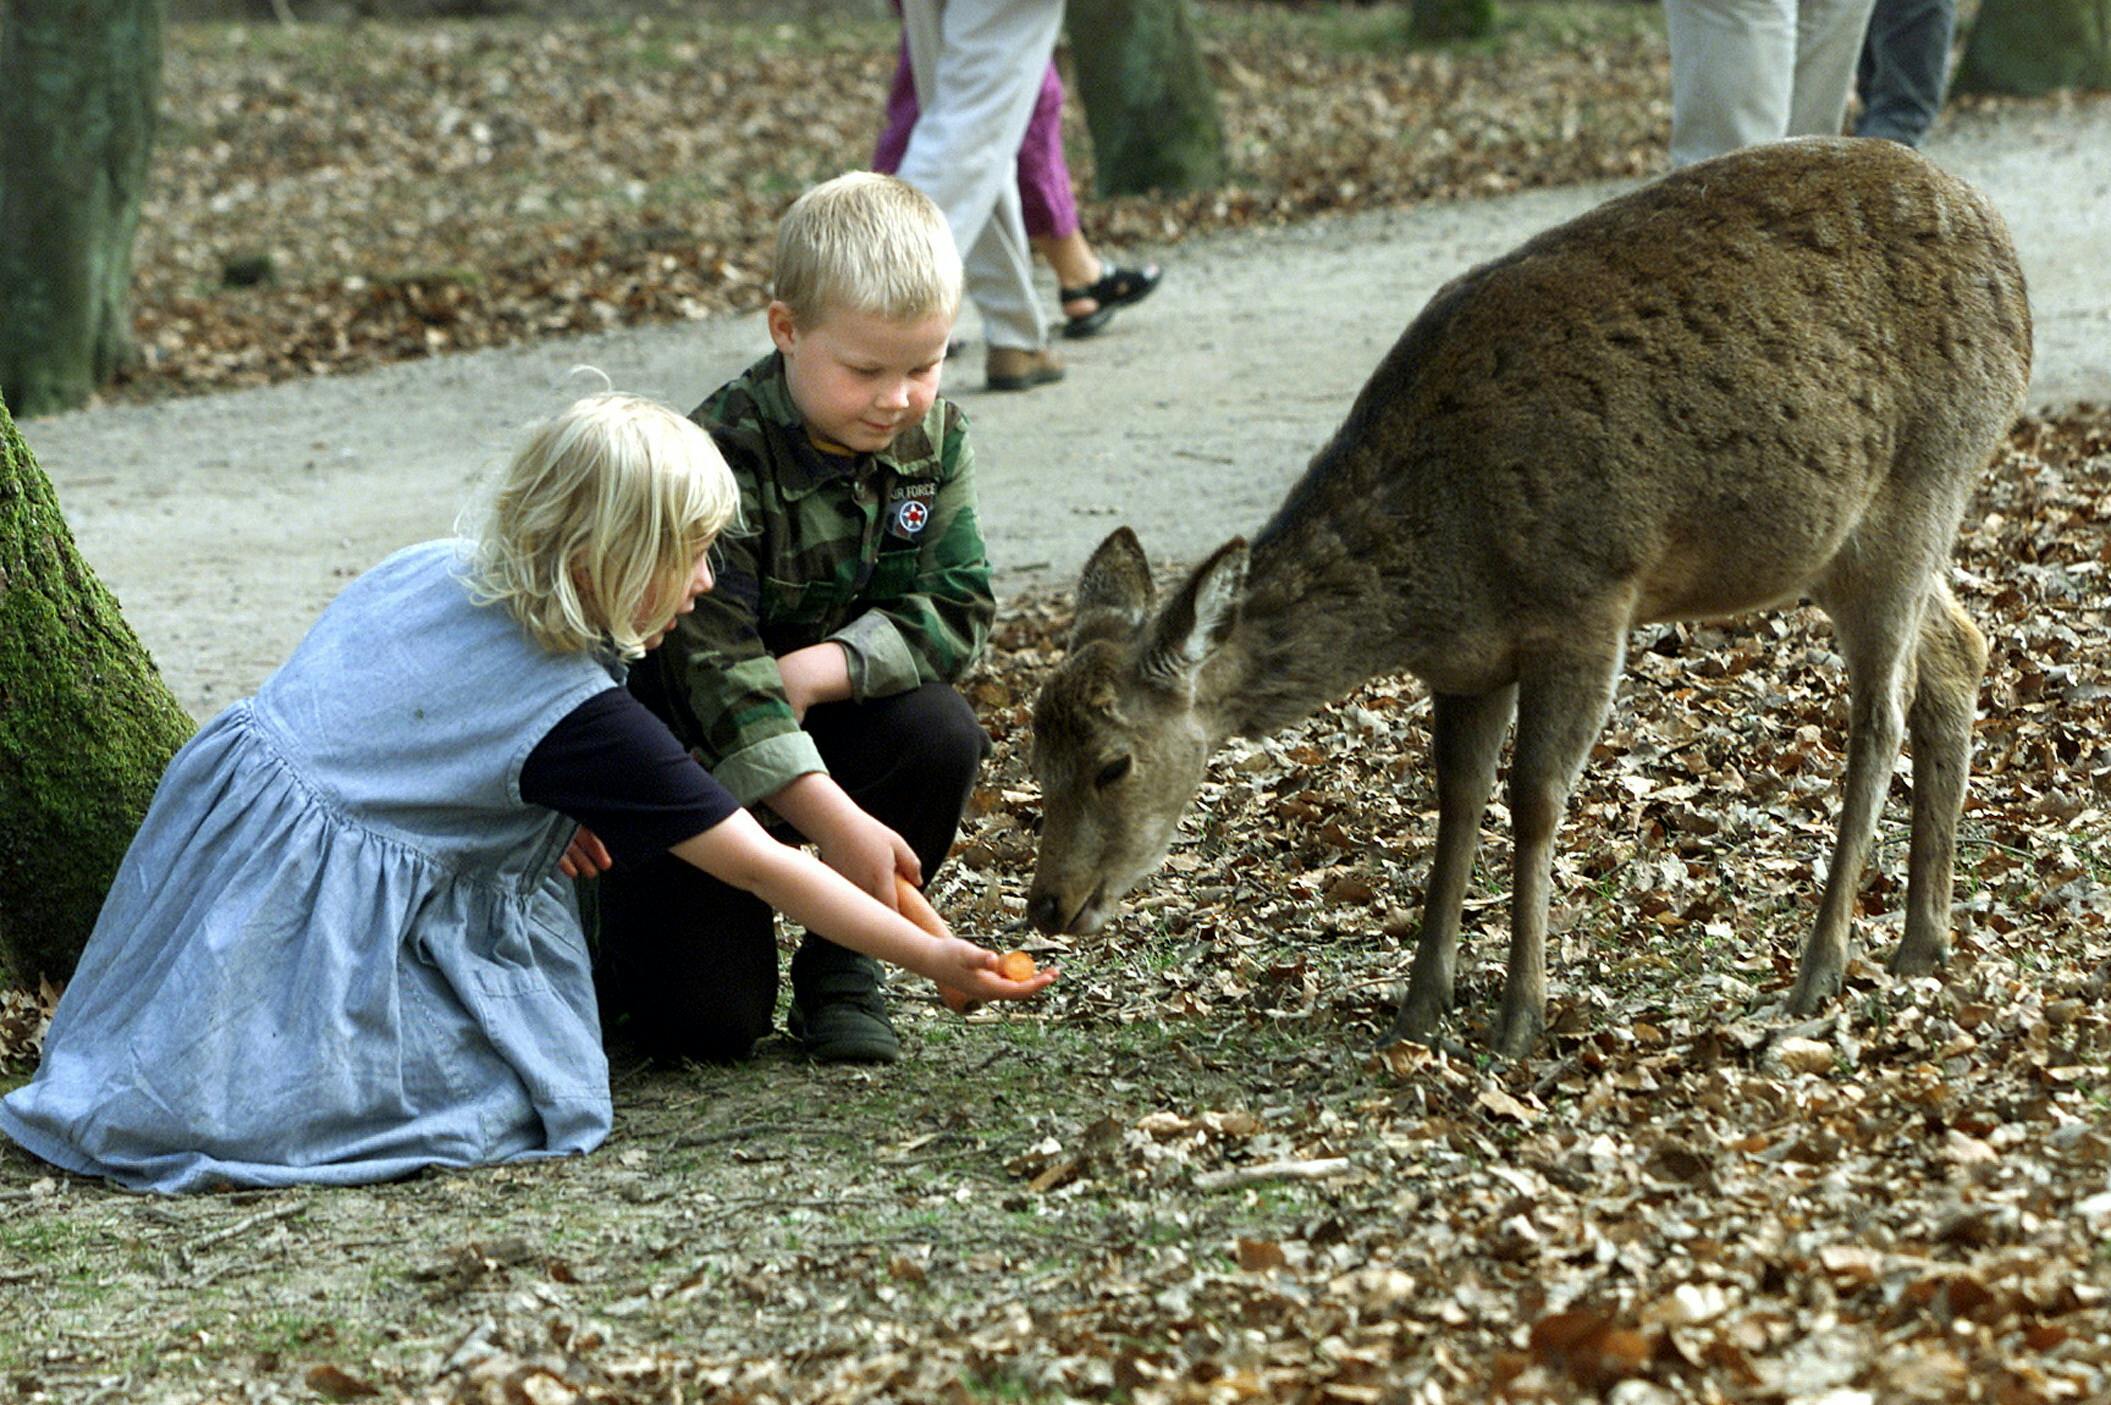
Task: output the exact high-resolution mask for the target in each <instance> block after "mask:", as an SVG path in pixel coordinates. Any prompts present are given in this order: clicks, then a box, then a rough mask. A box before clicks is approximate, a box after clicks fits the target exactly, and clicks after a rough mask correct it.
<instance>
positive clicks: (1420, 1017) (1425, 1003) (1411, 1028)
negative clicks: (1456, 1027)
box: [1385, 990, 1451, 1044]
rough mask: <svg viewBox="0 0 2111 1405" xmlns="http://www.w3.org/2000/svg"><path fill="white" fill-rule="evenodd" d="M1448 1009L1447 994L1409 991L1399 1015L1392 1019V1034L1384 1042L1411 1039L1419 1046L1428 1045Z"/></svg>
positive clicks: (1449, 1006) (1401, 1005)
mask: <svg viewBox="0 0 2111 1405" xmlns="http://www.w3.org/2000/svg"><path fill="white" fill-rule="evenodd" d="M1450 1008H1451V997H1450V996H1449V995H1448V994H1443V995H1439V994H1435V993H1431V992H1417V991H1413V990H1410V991H1409V992H1408V993H1407V998H1406V999H1405V1000H1402V1001H1401V1002H1400V1013H1399V1014H1398V1015H1395V1016H1394V1017H1393V1032H1392V1033H1391V1034H1390V1035H1388V1036H1387V1038H1386V1041H1385V1042H1386V1043H1388V1044H1396V1043H1398V1042H1399V1041H1400V1040H1402V1039H1412V1040H1414V1041H1416V1042H1417V1043H1420V1044H1427V1043H1429V1042H1430V1040H1431V1039H1432V1038H1433V1037H1434V1036H1435V1035H1436V1032H1437V1028H1438V1026H1439V1025H1441V1024H1443V1023H1444V1012H1445V1011H1446V1010H1449V1009H1450Z"/></svg>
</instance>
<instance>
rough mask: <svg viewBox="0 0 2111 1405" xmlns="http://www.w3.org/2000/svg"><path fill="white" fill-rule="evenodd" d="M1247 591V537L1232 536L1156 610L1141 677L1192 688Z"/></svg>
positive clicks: (1236, 615)
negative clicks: (1156, 619)
mask: <svg viewBox="0 0 2111 1405" xmlns="http://www.w3.org/2000/svg"><path fill="white" fill-rule="evenodd" d="M1245 591H1246V539H1245V538H1244V537H1233V538H1232V539H1231V540H1230V541H1228V542H1226V543H1225V544H1224V545H1222V546H1220V547H1218V548H1217V550H1216V553H1215V554H1214V555H1213V556H1211V557H1210V558H1209V560H1207V561H1205V562H1203V563H1202V564H1201V565H1200V566H1197V567H1196V568H1195V570H1194V573H1193V574H1192V575H1190V576H1189V577H1188V578H1187V580H1186V581H1185V582H1184V583H1182V585H1181V587H1180V589H1179V590H1178V591H1177V592H1175V593H1174V595H1173V597H1172V599H1170V600H1168V601H1166V605H1165V609H1164V610H1162V611H1160V612H1159V615H1158V622H1157V623H1156V624H1155V625H1153V626H1152V628H1151V638H1150V642H1149V645H1148V646H1147V647H1146V648H1145V650H1144V653H1143V657H1142V659H1141V661H1140V663H1141V668H1142V672H1143V674H1144V676H1145V677H1146V678H1149V679H1151V680H1153V681H1155V682H1158V683H1161V684H1163V685H1165V686H1167V687H1171V688H1177V689H1180V690H1182V691H1188V690H1191V689H1192V688H1193V686H1194V682H1195V674H1196V671H1197V670H1199V669H1200V668H1201V667H1202V665H1203V664H1204V663H1205V662H1206V661H1207V660H1208V659H1209V656H1210V655H1211V654H1214V653H1216V652H1217V649H1218V647H1219V646H1220V645H1222V644H1223V643H1224V641H1225V639H1226V638H1227V637H1229V635H1230V634H1231V630H1232V626H1233V625H1235V624H1237V623H1238V622H1239V601H1240V600H1241V599H1242V598H1243V597H1244V595H1245Z"/></svg>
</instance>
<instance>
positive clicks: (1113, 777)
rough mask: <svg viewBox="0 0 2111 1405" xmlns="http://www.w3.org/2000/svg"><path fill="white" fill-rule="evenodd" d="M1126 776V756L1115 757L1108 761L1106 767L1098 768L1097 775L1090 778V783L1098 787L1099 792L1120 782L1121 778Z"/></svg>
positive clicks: (1127, 763) (1127, 772)
mask: <svg viewBox="0 0 2111 1405" xmlns="http://www.w3.org/2000/svg"><path fill="white" fill-rule="evenodd" d="M1128 774H1129V758H1128V757H1126V756H1117V757H1115V758H1114V759H1113V760H1112V761H1109V762H1108V763H1107V764H1106V765H1104V766H1102V767H1100V768H1099V774H1098V775H1096V776H1094V777H1093V778H1092V783H1093V784H1094V785H1096V786H1098V787H1099V788H1100V789H1101V790H1105V789H1106V788H1107V787H1108V786H1110V785H1113V784H1114V783H1115V782H1116V781H1118V780H1120V779H1121V778H1122V777H1123V776H1126V775H1128Z"/></svg>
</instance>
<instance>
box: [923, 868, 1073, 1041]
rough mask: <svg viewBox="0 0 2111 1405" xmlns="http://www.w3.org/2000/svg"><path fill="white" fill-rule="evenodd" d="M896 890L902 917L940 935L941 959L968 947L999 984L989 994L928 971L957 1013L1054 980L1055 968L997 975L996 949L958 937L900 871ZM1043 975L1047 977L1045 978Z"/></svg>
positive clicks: (973, 962)
mask: <svg viewBox="0 0 2111 1405" xmlns="http://www.w3.org/2000/svg"><path fill="white" fill-rule="evenodd" d="M894 891H895V896H896V897H897V898H899V899H900V901H901V911H902V916H904V917H906V918H908V919H909V920H910V921H911V922H914V923H915V924H916V925H917V926H919V927H921V928H923V929H924V930H925V931H926V932H929V933H930V934H931V935H932V936H934V937H936V938H938V941H939V948H940V955H941V958H942V959H943V958H944V957H945V956H946V955H947V954H948V953H951V952H952V951H953V949H955V948H958V947H966V948H967V950H968V952H969V953H971V954H972V955H971V956H970V957H969V960H970V962H971V965H972V966H973V968H974V969H976V970H981V971H986V972H989V973H990V974H991V975H992V977H993V978H994V979H995V980H996V981H997V984H998V986H999V987H1000V989H999V990H998V992H997V993H996V994H995V995H990V994H987V993H983V992H982V991H981V989H980V987H975V988H970V986H971V982H972V978H970V979H969V980H954V979H953V978H952V977H950V976H948V975H944V974H938V973H934V972H926V973H925V974H927V975H930V977H931V979H932V980H934V981H936V982H937V983H938V993H939V994H940V995H941V996H943V997H944V998H945V1002H946V1008H947V1009H949V1010H951V1011H952V1012H953V1013H954V1014H956V1015H964V1014H966V1013H967V1012H968V1011H969V1010H971V1009H973V1008H974V1007H975V1006H976V1005H978V1004H980V1003H981V1002H983V1001H984V1000H1024V999H1025V998H1026V997H1027V996H1029V995H1035V994H1038V993H1039V992H1040V991H1042V990H1043V989H1045V988H1046V987H1047V985H1048V982H1049V981H1052V980H1054V979H1055V977H1056V973H1055V971H1054V970H1053V969H1051V970H1048V971H1036V972H1035V973H1034V975H1033V976H1032V977H1030V978H1029V979H1027V980H1023V981H1012V980H1006V979H1005V978H1004V977H1002V976H998V975H996V974H995V973H996V969H997V963H998V962H999V961H1000V960H1002V959H1003V958H1001V957H999V956H998V955H997V953H996V952H994V951H986V950H984V949H983V948H982V947H979V946H976V945H975V944H974V943H973V942H963V941H960V940H958V939H956V938H955V937H954V936H953V933H952V931H951V930H950V929H949V928H948V927H947V926H946V923H945V919H944V918H942V917H940V916H939V915H938V910H937V909H936V908H934V907H932V906H931V902H930V899H928V898H926V897H925V896H924V895H923V892H922V890H921V889H919V888H918V887H917V886H916V885H915V884H914V883H911V882H910V881H909V880H908V879H907V878H906V877H903V876H902V875H900V874H897V875H895V879H894ZM1044 976H1045V977H1046V979H1043V977H1044Z"/></svg>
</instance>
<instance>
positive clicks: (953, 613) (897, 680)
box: [829, 404, 997, 701]
mask: <svg viewBox="0 0 2111 1405" xmlns="http://www.w3.org/2000/svg"><path fill="white" fill-rule="evenodd" d="M944 426H945V427H944V438H943V441H942V443H941V445H940V448H939V471H938V489H937V492H936V493H935V494H934V495H933V498H932V501H931V515H930V518H929V520H928V522H927V523H926V524H925V527H924V530H923V534H922V543H921V546H920V548H919V550H918V552H917V561H916V572H915V576H914V578H913V580H912V582H911V583H910V586H909V588H908V589H907V590H905V591H902V592H901V593H899V594H896V595H894V596H893V597H892V598H888V599H878V600H874V601H873V602H872V605H871V608H869V609H867V610H866V611H864V612H863V613H862V614H860V615H858V616H857V617H856V618H854V619H852V620H851V621H850V622H849V623H848V624H846V625H844V626H843V627H842V628H841V629H838V630H836V631H835V632H834V633H833V634H831V635H829V638H831V639H833V640H835V641H836V642H837V643H839V644H841V645H842V646H843V648H844V651H845V652H846V653H847V654H848V655H849V658H850V685H851V693H852V696H854V697H856V698H858V699H859V700H860V701H862V700H864V699H866V698H881V697H888V696H891V695H892V694H895V693H903V692H907V691H908V690H909V689H911V688H915V687H918V686H919V685H921V684H924V683H952V682H957V681H958V680H959V679H960V678H961V676H962V675H964V674H965V673H966V672H967V671H968V669H969V667H970V666H972V665H973V664H974V662H975V660H976V659H977V658H978V657H980V655H981V653H982V648H983V645H984V644H985V643H986V642H987V641H988V639H989V633H990V626H991V623H992V622H993V621H994V619H995V617H996V613H997V606H996V601H995V599H994V598H993V596H992V595H991V593H990V563H989V553H988V551H987V550H986V549H985V548H984V546H983V542H982V529H981V524H980V523H979V522H978V521H977V518H976V511H975V477H974V450H973V449H972V448H971V447H970V446H969V444H968V441H967V422H966V420H965V418H964V417H962V416H961V414H960V412H959V411H958V410H957V409H956V408H955V407H953V406H952V405H950V404H948V405H947V406H946V407H945V420H944Z"/></svg>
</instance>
